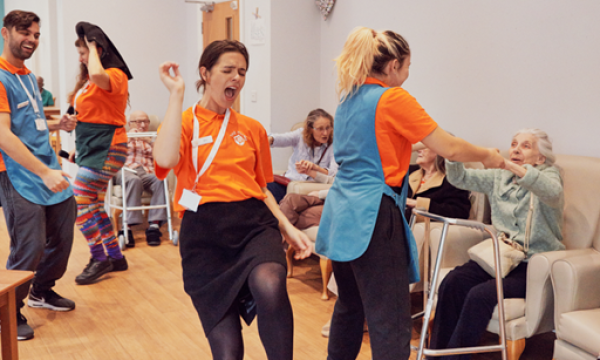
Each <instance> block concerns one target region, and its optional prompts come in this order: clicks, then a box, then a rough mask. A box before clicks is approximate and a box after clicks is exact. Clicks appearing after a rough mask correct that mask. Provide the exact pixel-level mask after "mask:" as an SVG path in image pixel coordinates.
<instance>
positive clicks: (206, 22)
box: [202, 0, 242, 112]
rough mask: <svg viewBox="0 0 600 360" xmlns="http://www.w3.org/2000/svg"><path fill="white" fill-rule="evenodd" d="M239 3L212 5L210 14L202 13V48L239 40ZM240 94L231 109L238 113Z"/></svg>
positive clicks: (228, 2)
mask: <svg viewBox="0 0 600 360" xmlns="http://www.w3.org/2000/svg"><path fill="white" fill-rule="evenodd" d="M239 8H240V2H239V0H237V1H224V2H220V3H217V4H214V6H213V10H212V11H210V12H207V11H203V12H202V41H203V47H204V48H206V46H207V45H208V44H210V43H211V42H213V41H215V40H238V41H239V40H240V10H239ZM241 95H242V94H240V95H239V96H238V98H237V99H236V100H235V102H234V103H233V109H234V110H235V111H237V112H239V111H240V96H241Z"/></svg>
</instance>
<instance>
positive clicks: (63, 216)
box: [0, 171, 77, 307]
mask: <svg viewBox="0 0 600 360" xmlns="http://www.w3.org/2000/svg"><path fill="white" fill-rule="evenodd" d="M0 199H1V200H0V201H2V207H3V209H4V217H5V218H6V227H7V228H8V234H9V236H10V255H9V256H8V261H7V262H6V268H7V269H9V270H29V271H35V277H34V278H33V280H32V281H33V288H34V289H35V291H36V292H43V291H46V290H49V289H51V288H52V287H53V286H54V285H55V283H56V280H58V279H60V278H61V277H62V276H63V275H64V273H65V270H66V269H67V263H68V261H69V255H70V254H71V248H72V246H73V231H74V228H75V218H76V216H77V204H76V203H75V199H74V198H73V197H70V198H68V199H67V200H65V201H63V202H61V203H58V204H56V205H48V206H44V205H38V204H34V203H32V202H30V201H28V200H27V199H25V198H23V197H22V196H21V195H20V194H19V193H18V192H17V191H16V190H15V188H14V187H13V185H12V183H11V182H10V179H9V178H8V175H7V174H6V171H3V172H0ZM30 285H31V283H30V282H27V283H25V284H23V285H20V286H19V287H17V291H16V298H17V306H19V307H22V306H23V299H25V297H27V294H28V293H29V287H30Z"/></svg>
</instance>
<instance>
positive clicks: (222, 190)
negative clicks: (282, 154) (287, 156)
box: [155, 106, 273, 216]
mask: <svg viewBox="0 0 600 360" xmlns="http://www.w3.org/2000/svg"><path fill="white" fill-rule="evenodd" d="M196 116H197V118H198V122H199V124H200V131H199V138H200V139H202V138H204V137H206V136H212V139H213V142H211V143H209V144H205V145H200V146H199V147H198V164H197V165H198V171H200V169H201V168H202V165H203V164H204V162H205V161H206V158H207V157H208V154H209V153H210V151H211V149H212V147H213V145H214V142H215V141H216V139H217V135H218V134H219V130H220V129H221V124H222V123H223V121H224V119H225V115H219V114H217V113H215V112H212V111H210V110H207V109H205V108H203V107H200V106H197V107H196ZM193 129H194V118H193V115H192V108H189V109H187V110H186V111H185V112H184V113H183V114H182V121H181V141H180V144H179V163H178V164H177V165H176V166H175V168H174V171H175V175H176V176H177V188H176V189H175V201H174V203H175V204H174V208H175V210H176V211H179V212H180V216H182V215H183V212H184V211H185V208H184V207H183V206H181V205H179V199H180V198H181V194H182V193H183V190H184V189H187V190H192V189H193V188H194V185H195V180H196V175H197V172H196V169H194V164H193V162H192V144H191V142H192V138H193ZM159 132H160V128H159ZM155 169H156V176H157V177H158V178H159V179H164V178H165V177H167V174H168V173H169V170H170V169H165V168H162V167H160V166H158V164H156V162H155ZM272 181H273V169H272V164H271V150H270V146H269V139H268V137H267V132H266V130H265V128H264V127H263V126H262V125H261V124H260V123H259V122H258V121H256V120H254V119H251V118H249V117H247V116H244V115H241V114H239V113H237V112H235V111H234V110H231V116H230V118H229V124H227V129H226V131H225V136H224V137H223V141H222V143H221V146H220V147H219V150H218V151H217V154H216V155H215V158H214V160H213V162H212V164H211V165H210V166H209V167H208V169H207V170H206V172H205V173H204V174H203V175H202V177H200V180H199V182H198V184H196V190H195V191H196V193H198V194H199V195H200V196H202V199H201V201H200V204H205V203H209V202H233V201H242V200H246V199H250V198H257V199H260V200H262V199H265V198H266V196H265V194H264V193H263V192H262V190H261V187H266V186H267V183H268V182H272Z"/></svg>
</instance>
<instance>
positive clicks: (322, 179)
mask: <svg viewBox="0 0 600 360" xmlns="http://www.w3.org/2000/svg"><path fill="white" fill-rule="evenodd" d="M330 179H331V176H327V175H325V174H323V173H322V172H319V171H317V175H316V176H315V181H316V182H318V183H321V184H330V183H331V182H332V181H330Z"/></svg>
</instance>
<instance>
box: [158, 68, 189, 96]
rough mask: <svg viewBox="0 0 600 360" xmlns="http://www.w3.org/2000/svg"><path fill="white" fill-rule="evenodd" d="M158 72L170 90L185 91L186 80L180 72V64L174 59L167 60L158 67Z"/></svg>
mask: <svg viewBox="0 0 600 360" xmlns="http://www.w3.org/2000/svg"><path fill="white" fill-rule="evenodd" d="M171 69H172V70H173V75H171ZM158 74H159V75H160V80H161V81H162V82H163V84H165V86H166V87H167V89H169V92H171V93H173V92H181V93H183V91H184V90H185V82H184V81H183V77H181V74H180V73H179V64H177V63H176V62H172V61H166V62H164V63H162V64H160V66H159V67H158Z"/></svg>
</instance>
